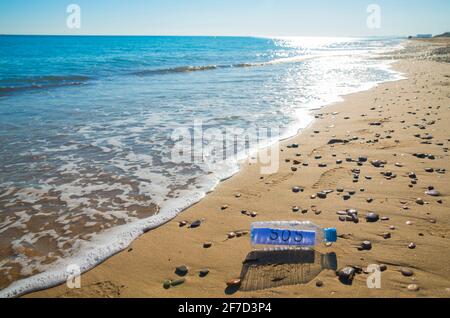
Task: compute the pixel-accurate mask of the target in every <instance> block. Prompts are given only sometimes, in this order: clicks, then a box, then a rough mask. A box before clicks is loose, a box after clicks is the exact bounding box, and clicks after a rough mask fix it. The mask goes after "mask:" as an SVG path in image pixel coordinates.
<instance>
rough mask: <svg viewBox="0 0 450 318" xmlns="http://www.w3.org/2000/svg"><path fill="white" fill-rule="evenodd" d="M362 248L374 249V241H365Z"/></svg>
mask: <svg viewBox="0 0 450 318" xmlns="http://www.w3.org/2000/svg"><path fill="white" fill-rule="evenodd" d="M361 248H362V249H363V250H365V251H370V250H371V249H372V242H370V241H364V242H362V243H361Z"/></svg>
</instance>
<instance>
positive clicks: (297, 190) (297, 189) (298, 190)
mask: <svg viewBox="0 0 450 318" xmlns="http://www.w3.org/2000/svg"><path fill="white" fill-rule="evenodd" d="M292 192H294V193H299V192H302V189H301V188H300V187H293V188H292Z"/></svg>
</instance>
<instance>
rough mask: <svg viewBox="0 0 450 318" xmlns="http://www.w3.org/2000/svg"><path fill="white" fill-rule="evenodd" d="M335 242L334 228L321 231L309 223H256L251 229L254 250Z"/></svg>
mask: <svg viewBox="0 0 450 318" xmlns="http://www.w3.org/2000/svg"><path fill="white" fill-rule="evenodd" d="M336 240H337V231H336V229H335V228H327V229H322V228H320V227H319V226H317V225H315V224H314V223H312V222H310V221H303V222H300V221H290V222H284V221H278V222H256V223H253V224H252V228H251V243H252V246H253V248H254V249H274V248H289V247H291V248H313V247H315V246H316V245H317V244H319V243H321V242H324V243H327V242H336Z"/></svg>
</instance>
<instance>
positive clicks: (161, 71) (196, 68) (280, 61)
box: [132, 56, 315, 76]
mask: <svg viewBox="0 0 450 318" xmlns="http://www.w3.org/2000/svg"><path fill="white" fill-rule="evenodd" d="M313 57H315V56H293V57H287V58H279V59H274V60H270V61H267V62H255V63H236V64H229V65H203V66H179V67H171V68H163V69H152V70H142V71H137V72H134V73H132V74H133V75H138V76H152V75H164V74H176V73H191V72H201V71H212V70H217V69H227V68H247V67H262V66H268V65H275V64H283V63H298V62H303V61H306V60H308V59H311V58H313Z"/></svg>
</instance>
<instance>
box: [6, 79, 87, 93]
mask: <svg viewBox="0 0 450 318" xmlns="http://www.w3.org/2000/svg"><path fill="white" fill-rule="evenodd" d="M88 80H90V77H88V76H81V75H65V76H64V75H62V76H57V75H47V76H36V77H23V78H10V79H0V96H2V95H8V94H12V93H15V92H21V91H28V90H35V89H50V88H56V87H63V86H77V85H83V84H85V83H86V82H87V81H88Z"/></svg>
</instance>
